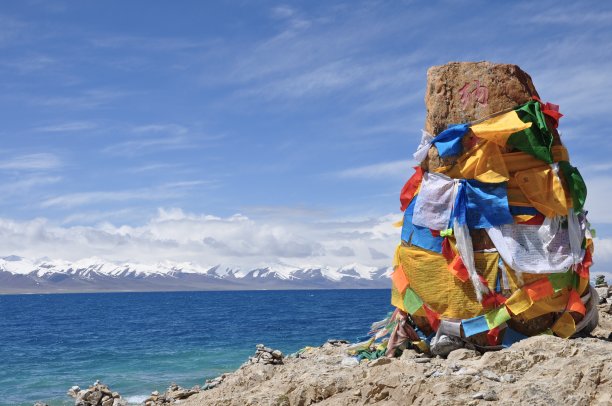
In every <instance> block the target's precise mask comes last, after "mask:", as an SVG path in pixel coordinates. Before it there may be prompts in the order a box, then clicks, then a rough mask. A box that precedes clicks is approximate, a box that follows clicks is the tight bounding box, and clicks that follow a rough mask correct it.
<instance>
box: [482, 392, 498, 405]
mask: <svg viewBox="0 0 612 406" xmlns="http://www.w3.org/2000/svg"><path fill="white" fill-rule="evenodd" d="M482 399H483V400H486V401H488V402H492V401H494V400H498V399H499V397H498V396H497V393H495V391H492V390H490V391H486V392H485V393H484V395H483V397H482Z"/></svg>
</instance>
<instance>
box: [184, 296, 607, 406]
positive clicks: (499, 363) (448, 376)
mask: <svg viewBox="0 0 612 406" xmlns="http://www.w3.org/2000/svg"><path fill="white" fill-rule="evenodd" d="M600 311H601V312H602V313H601V320H602V322H601V326H600V327H599V328H598V329H597V330H595V331H594V332H593V336H591V337H586V338H577V339H572V340H565V339H561V338H557V337H554V336H548V335H542V336H536V337H531V338H528V339H526V340H523V341H521V342H519V343H517V344H515V345H513V346H512V347H510V348H508V349H504V350H501V351H495V352H488V353H485V354H484V355H483V354H481V353H478V352H476V351H471V350H466V349H460V350H456V351H454V352H451V353H450V355H449V356H448V359H442V358H427V357H423V355H422V354H416V353H415V352H414V351H411V350H406V351H405V352H404V354H403V355H402V356H401V357H400V358H379V359H381V360H383V361H379V362H368V361H361V363H358V364H355V365H346V364H343V362H342V361H343V360H344V359H346V350H347V348H348V345H347V344H340V345H337V344H336V345H333V344H329V343H326V344H324V345H323V346H321V347H319V348H309V349H308V350H306V351H303V352H300V355H299V357H287V358H285V360H284V364H282V365H272V364H263V363H250V362H247V363H245V364H244V365H243V366H242V367H240V369H238V370H237V371H236V372H234V373H233V374H231V375H230V376H229V377H227V378H226V379H225V381H224V382H223V385H220V386H218V387H216V388H214V389H211V390H208V391H205V392H201V393H198V394H196V395H194V396H191V397H189V399H186V400H185V401H183V402H182V403H181V404H182V405H186V406H204V405H226V406H230V405H236V406H238V405H240V406H243V405H278V406H280V405H310V404H314V403H316V404H320V405H333V406H338V405H364V404H373V403H376V404H381V405H407V404H412V405H479V404H487V403H488V402H499V403H491V404H519V405H556V404H571V405H584V406H586V405H602V406H603V405H610V404H612V390H610V386H611V383H612V343H611V340H612V315H611V314H609V313H607V312H606V311H610V309H609V304H608V305H607V307H606V306H604V305H601V306H600ZM424 360H426V362H424Z"/></svg>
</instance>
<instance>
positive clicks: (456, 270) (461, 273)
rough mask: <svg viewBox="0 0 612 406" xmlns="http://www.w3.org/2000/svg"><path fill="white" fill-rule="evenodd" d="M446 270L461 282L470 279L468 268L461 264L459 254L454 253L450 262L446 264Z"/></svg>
mask: <svg viewBox="0 0 612 406" xmlns="http://www.w3.org/2000/svg"><path fill="white" fill-rule="evenodd" d="M448 270H449V271H450V273H452V274H453V275H455V277H456V278H457V279H459V280H460V281H461V282H467V281H468V279H470V275H469V274H468V270H467V268H466V267H465V265H464V264H463V261H462V260H461V257H460V256H459V255H455V258H454V259H453V260H452V262H451V263H450V264H448Z"/></svg>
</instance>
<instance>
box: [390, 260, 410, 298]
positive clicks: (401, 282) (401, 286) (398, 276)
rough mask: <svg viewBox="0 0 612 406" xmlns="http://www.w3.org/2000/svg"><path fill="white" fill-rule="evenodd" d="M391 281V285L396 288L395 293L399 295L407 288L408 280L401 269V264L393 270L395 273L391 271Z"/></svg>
mask: <svg viewBox="0 0 612 406" xmlns="http://www.w3.org/2000/svg"><path fill="white" fill-rule="evenodd" d="M391 279H393V284H394V285H395V287H396V288H397V291H398V292H399V293H404V291H405V290H406V288H407V287H408V284H409V282H408V278H407V277H406V274H405V273H404V268H402V265H401V264H400V265H398V266H397V267H396V268H395V271H393V273H392V274H391Z"/></svg>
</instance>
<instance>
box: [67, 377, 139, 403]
mask: <svg viewBox="0 0 612 406" xmlns="http://www.w3.org/2000/svg"><path fill="white" fill-rule="evenodd" d="M67 393H68V396H71V397H73V398H74V404H75V406H127V404H128V403H127V401H125V399H122V398H121V395H120V394H119V393H117V392H113V391H112V390H111V389H110V388H109V387H108V386H107V385H105V384H103V383H100V381H96V382H95V383H94V384H93V385H91V386H90V387H89V388H87V389H84V390H83V389H81V388H79V387H78V386H73V387H72V388H70V389H68V392H67Z"/></svg>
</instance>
